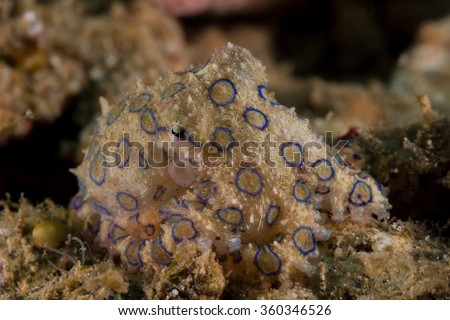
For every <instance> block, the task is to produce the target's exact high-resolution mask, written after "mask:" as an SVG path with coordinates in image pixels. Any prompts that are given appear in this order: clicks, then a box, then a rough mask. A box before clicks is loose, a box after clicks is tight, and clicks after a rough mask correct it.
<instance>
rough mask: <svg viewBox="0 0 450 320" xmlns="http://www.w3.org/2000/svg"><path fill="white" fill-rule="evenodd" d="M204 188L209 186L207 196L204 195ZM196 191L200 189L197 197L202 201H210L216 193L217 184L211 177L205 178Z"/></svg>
mask: <svg viewBox="0 0 450 320" xmlns="http://www.w3.org/2000/svg"><path fill="white" fill-rule="evenodd" d="M204 188H208V189H209V190H207V192H206V193H207V195H206V196H204V195H203V194H202V192H201V191H202V190H203V189H204ZM196 191H198V192H197V193H196V195H197V198H199V199H200V200H202V201H208V200H209V199H211V197H212V196H213V195H214V194H215V193H216V184H215V183H214V182H213V181H212V180H210V179H208V180H203V181H201V182H200V184H199V186H198V189H197V190H196Z"/></svg>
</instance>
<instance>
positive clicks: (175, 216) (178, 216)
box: [162, 213, 183, 223]
mask: <svg viewBox="0 0 450 320" xmlns="http://www.w3.org/2000/svg"><path fill="white" fill-rule="evenodd" d="M180 219H183V216H182V215H181V214H177V213H176V214H171V215H170V216H168V217H167V218H166V219H163V220H162V223H166V222H168V223H174V222H177V221H178V220H180Z"/></svg>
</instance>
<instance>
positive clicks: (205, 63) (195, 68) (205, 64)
mask: <svg viewBox="0 0 450 320" xmlns="http://www.w3.org/2000/svg"><path fill="white" fill-rule="evenodd" d="M208 64H209V59H208V60H206V61H204V62H203V64H201V65H200V66H198V67H193V68H191V69H189V70H187V72H191V73H197V72H199V71H200V70H202V69H204V68H205V67H206V66H207V65H208Z"/></svg>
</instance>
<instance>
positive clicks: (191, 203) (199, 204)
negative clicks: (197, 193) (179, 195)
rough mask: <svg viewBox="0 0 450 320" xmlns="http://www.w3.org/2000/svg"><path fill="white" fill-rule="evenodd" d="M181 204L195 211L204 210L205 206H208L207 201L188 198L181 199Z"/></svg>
mask: <svg viewBox="0 0 450 320" xmlns="http://www.w3.org/2000/svg"><path fill="white" fill-rule="evenodd" d="M181 204H182V205H183V207H185V208H186V209H189V210H195V211H198V212H201V211H203V209H205V207H206V202H203V201H197V200H186V199H183V200H182V201H181Z"/></svg>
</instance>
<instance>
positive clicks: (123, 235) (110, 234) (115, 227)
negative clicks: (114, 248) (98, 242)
mask: <svg viewBox="0 0 450 320" xmlns="http://www.w3.org/2000/svg"><path fill="white" fill-rule="evenodd" d="M116 232H119V234H118V235H116ZM126 237H128V234H127V233H126V230H125V229H124V228H122V227H121V226H118V225H117V224H115V223H112V227H111V228H110V230H109V232H108V239H110V240H111V242H112V243H114V244H116V243H117V241H119V240H120V239H123V238H126Z"/></svg>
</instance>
